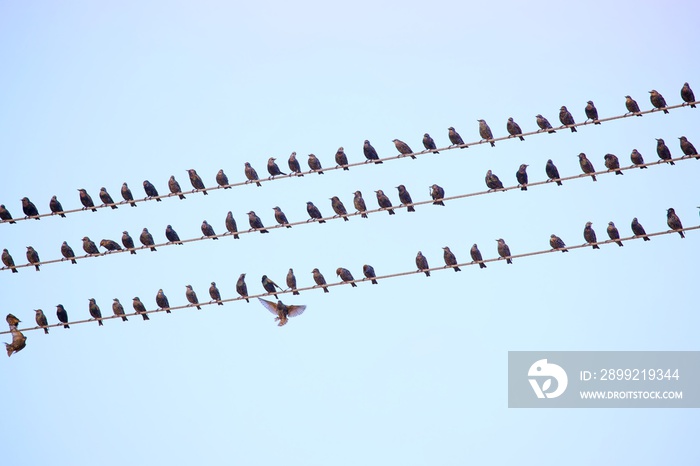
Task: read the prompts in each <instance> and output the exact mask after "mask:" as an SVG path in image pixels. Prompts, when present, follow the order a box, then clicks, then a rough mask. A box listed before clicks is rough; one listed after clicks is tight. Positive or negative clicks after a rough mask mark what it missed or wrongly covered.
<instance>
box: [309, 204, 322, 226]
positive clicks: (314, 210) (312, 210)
mask: <svg viewBox="0 0 700 466" xmlns="http://www.w3.org/2000/svg"><path fill="white" fill-rule="evenodd" d="M306 212H307V213H308V214H309V217H310V218H309V219H308V220H307V222H311V221H316V220H318V223H326V221H325V220H323V215H321V211H320V210H318V207H316V206H315V205H314V203H313V202H311V201H309V202H307V203H306Z"/></svg>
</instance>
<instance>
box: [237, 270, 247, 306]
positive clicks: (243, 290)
mask: <svg viewBox="0 0 700 466" xmlns="http://www.w3.org/2000/svg"><path fill="white" fill-rule="evenodd" d="M236 293H238V294H239V295H241V296H242V297H243V298H245V302H246V303H249V302H250V301H249V300H248V286H247V285H246V284H245V274H244V273H242V274H241V275H240V276H239V277H238V281H237V282H236Z"/></svg>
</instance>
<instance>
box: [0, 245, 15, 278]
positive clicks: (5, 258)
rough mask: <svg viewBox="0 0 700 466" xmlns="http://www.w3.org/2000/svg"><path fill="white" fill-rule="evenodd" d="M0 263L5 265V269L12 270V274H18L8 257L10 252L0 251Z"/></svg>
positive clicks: (13, 263) (12, 261)
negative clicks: (0, 252)
mask: <svg viewBox="0 0 700 466" xmlns="http://www.w3.org/2000/svg"><path fill="white" fill-rule="evenodd" d="M2 263H3V264H5V267H7V268H9V269H12V273H19V271H18V270H17V268H16V267H15V261H14V259H13V258H12V256H11V255H10V252H9V251H8V250H7V249H3V250H2Z"/></svg>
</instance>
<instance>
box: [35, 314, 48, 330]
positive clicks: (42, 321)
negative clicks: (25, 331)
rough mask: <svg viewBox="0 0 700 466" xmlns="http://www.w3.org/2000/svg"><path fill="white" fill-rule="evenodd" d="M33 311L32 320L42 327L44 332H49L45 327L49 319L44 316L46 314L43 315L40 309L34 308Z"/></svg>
mask: <svg viewBox="0 0 700 466" xmlns="http://www.w3.org/2000/svg"><path fill="white" fill-rule="evenodd" d="M34 312H35V313H36V314H35V315H34V320H36V324H37V325H38V326H39V327H43V328H44V333H49V329H48V328H47V327H48V325H49V321H48V319H47V318H46V315H44V311H42V310H41V309H34Z"/></svg>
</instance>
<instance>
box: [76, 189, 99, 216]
mask: <svg viewBox="0 0 700 466" xmlns="http://www.w3.org/2000/svg"><path fill="white" fill-rule="evenodd" d="M78 192H79V193H80V203H81V204H82V205H83V210H87V209H90V210H92V211H93V212H97V209H95V204H94V203H93V202H92V198H91V197H90V195H89V194H88V193H87V191H86V190H84V189H82V188H81V189H78Z"/></svg>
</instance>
